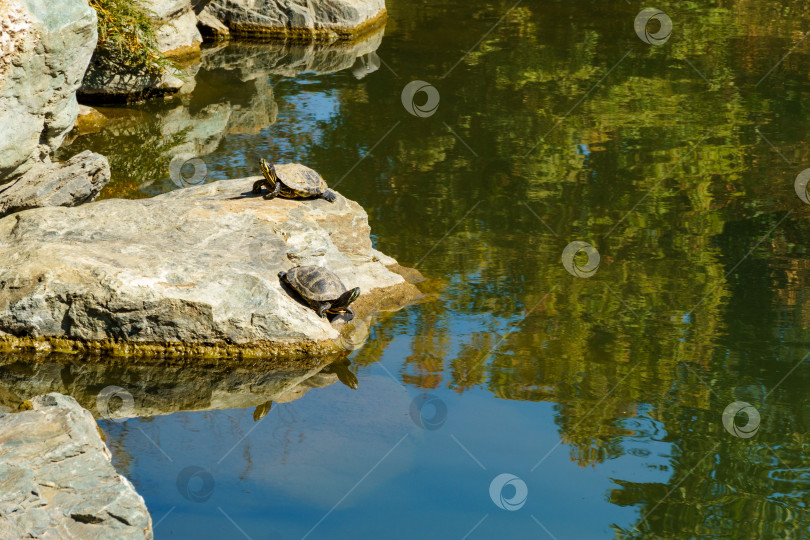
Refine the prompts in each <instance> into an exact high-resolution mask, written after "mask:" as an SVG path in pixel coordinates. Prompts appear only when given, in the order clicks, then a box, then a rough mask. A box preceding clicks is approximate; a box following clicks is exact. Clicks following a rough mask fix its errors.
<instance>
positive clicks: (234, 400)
mask: <svg viewBox="0 0 810 540" xmlns="http://www.w3.org/2000/svg"><path fill="white" fill-rule="evenodd" d="M388 7H389V20H388V22H387V25H386V27H385V29H384V33H383V34H376V35H372V36H370V37H368V38H367V39H366V40H365V41H363V42H361V43H359V44H355V45H352V46H332V47H325V48H324V47H303V46H283V45H277V44H265V45H261V44H245V43H233V44H230V45H227V46H224V47H215V48H209V49H207V50H205V51H204V53H203V56H202V59H201V60H200V62H199V63H197V64H195V65H192V66H191V67H189V68H188V70H189V73H190V75H188V80H189V81H191V82H193V89H192V88H188V89H187V90H188V91H186V92H185V93H184V94H183V95H182V96H181V97H179V98H176V99H174V100H171V101H165V102H164V101H160V102H151V103H148V104H145V105H143V106H137V107H131V108H129V109H126V108H118V109H115V110H112V109H104V110H103V111H104V112H105V114H107V115H108V116H110V118H111V120H110V122H109V123H108V124H107V125H106V126H105V127H104V128H103V129H100V130H98V131H96V132H94V133H87V134H82V135H80V136H78V137H76V138H75V139H74V140H72V141H71V143H70V144H69V145H68V146H66V147H65V148H63V150H62V152H63V154H64V155H72V154H73V153H75V152H78V151H80V150H84V149H92V150H94V151H96V152H100V153H102V154H104V155H106V156H108V158H109V160H110V163H111V167H112V174H113V181H112V182H111V184H110V185H109V186H108V187H107V188H106V189H105V191H104V192H103V193H102V197H107V198H109V197H127V198H137V197H149V196H153V195H155V194H158V193H162V192H166V191H170V190H172V189H176V188H177V187H178V185H182V183H183V177H180V178H174V179H172V178H170V175H169V172H168V171H169V164H170V162H171V160H172V158H174V157H175V156H177V155H193V156H197V157H200V158H201V159H202V160H203V161H204V163H205V166H206V171H207V177H206V180H205V181H215V180H218V179H224V178H237V177H244V176H253V175H257V174H259V169H258V166H257V160H258V158H259V157H267V158H268V159H270V160H273V161H280V162H286V161H295V162H302V163H305V164H307V165H308V166H310V167H312V168H314V169H316V170H317V171H319V172H320V173H321V174H322V175H323V176H324V178H325V179H326V180H327V181H328V182H329V184H330V185H331V186H332V187H335V188H336V189H337V190H338V191H340V192H341V193H342V194H344V195H345V196H346V197H348V198H350V199H353V200H355V201H357V202H359V203H360V204H361V205H362V206H363V207H364V208H365V209H366V210H367V212H368V214H369V220H370V223H371V227H372V232H373V234H374V242H375V247H376V248H377V249H379V250H381V251H382V252H384V253H386V254H388V255H391V256H393V257H394V258H396V259H397V260H398V261H399V262H400V263H401V264H402V265H405V266H411V267H416V268H418V269H419V270H420V271H421V272H422V273H423V274H424V275H425V276H427V277H428V279H427V281H425V282H423V283H422V284H420V286H421V287H422V288H423V289H424V290H425V292H426V293H427V294H428V299H427V301H425V302H422V303H420V304H418V305H415V306H411V307H409V308H406V309H404V310H401V311H399V312H396V313H393V314H386V315H385V316H380V317H378V318H377V319H376V320H374V321H368V323H369V325H370V334H369V337H368V340H367V341H366V342H365V343H364V344H363V346H362V347H360V348H359V349H357V350H356V351H354V352H353V353H352V354H351V356H350V357H349V360H350V362H351V364H350V365H348V366H346V365H345V364H341V366H340V367H339V368H335V367H332V368H327V370H326V371H325V372H323V373H320V374H317V370H315V372H309V371H306V370H304V371H306V372H292V373H291V372H288V371H284V372H278V371H270V372H265V371H263V370H262V368H261V366H245V367H242V368H240V369H235V368H233V367H227V366H223V365H212V366H195V365H194V364H193V363H189V364H184V365H180V366H164V367H161V366H154V365H153V366H149V367H138V366H137V365H129V364H127V363H126V362H123V363H121V362H120V361H119V363H117V364H114V365H110V366H108V367H106V368H88V367H87V366H85V365H83V364H81V363H80V364H79V365H77V364H74V363H72V362H70V361H67V360H64V359H50V360H45V361H43V360H38V361H37V362H31V361H30V360H29V359H27V358H24V357H10V356H6V357H4V359H3V366H2V369H0V388H1V389H2V393H3V395H4V396H5V397H4V399H5V400H7V401H8V402H9V403H11V402H13V401H14V400H15V399H21V398H22V397H24V396H23V394H26V393H31V392H34V391H35V390H37V391H41V390H60V391H64V392H66V393H71V394H73V395H76V396H79V397H80V401H82V403H83V404H84V405H85V406H90V407H91V408H92V405H93V402H94V400H95V399H96V396H97V394H98V393H99V391H101V390H102V389H103V388H105V387H107V386H109V385H117V386H120V387H122V388H126V389H127V390H128V391H129V392H130V393H131V394H132V395H133V397H134V400H135V403H136V404H137V406H138V407H139V409H138V410H137V412H138V417H137V418H133V419H129V420H126V421H114V420H101V422H100V424H101V427H102V429H103V430H104V431H105V433H106V435H107V438H108V443H109V444H110V446H111V448H112V449H113V455H114V463H115V465H116V466H117V467H118V468H119V470H120V471H121V472H122V473H124V474H125V475H126V476H127V477H128V478H130V479H131V480H132V481H133V483H134V484H135V486H136V488H137V489H138V491H139V492H140V493H141V494H143V496H144V497H145V499H146V502H147V505H148V507H149V509H150V512H151V514H152V517H153V522H154V525H155V536H156V538H158V539H160V538H241V537H243V536H244V537H247V538H254V539H258V538H285V539H286V538H344V537H345V538H349V537H350V538H380V537H384V538H419V537H424V538H470V539H473V538H525V537H540V538H546V537H548V538H558V539H563V538H612V537H618V538H801V537H808V536H810V517H808V513H807V506H808V503H810V453H809V452H808V450H810V407H809V406H808V405H810V397H808V396H809V395H810V394H809V393H808V391H807V389H808V385H809V384H808V383H810V362H808V361H806V358H807V355H808V354H810V347H808V346H809V345H810V342H809V341H808V331H807V326H808V320H810V298H808V295H807V292H806V291H807V290H808V287H807V285H808V280H809V278H808V272H807V269H808V267H810V258H809V257H808V250H807V246H808V244H810V225H808V221H809V220H810V208H808V204H807V202H808V201H810V198H808V196H807V192H806V191H805V190H804V189H803V188H804V184H803V183H802V182H801V180H802V178H803V176H801V175H800V173H802V171H804V170H805V169H807V168H809V167H810V143H809V142H808V132H809V131H810V122H808V118H810V111H808V104H810V101H808V99H809V98H810V75H808V74H810V40H805V39H804V38H805V36H806V34H805V33H804V32H806V31H807V30H808V29H810V8H808V6H807V5H806V3H803V2H798V1H787V2H774V1H761V0H760V1H757V2H751V1H743V0H737V1H730V2H704V1H698V2H691V3H685V2H679V3H674V2H664V3H661V4H657V5H656V6H654V7H656V8H658V9H659V10H661V12H662V13H659V14H655V13H653V14H652V15H651V17H652V18H651V19H650V20H649V22H648V25H647V26H646V27H645V26H644V25H643V24H642V25H641V30H640V35H637V33H636V31H635V29H634V21H635V20H636V18H637V16H638V15H639V11H641V9H642V8H644V7H645V6H644V5H637V4H631V3H629V2H610V3H597V2H585V1H580V0H575V1H567V2H561V1H560V2H528V1H527V2H518V3H517V4H515V3H513V2H482V1H477V0H471V1H461V0H448V1H444V2H438V3H434V2H431V3H410V2H402V1H399V0H391V1H390V2H389V6H388ZM648 14H649V13H648ZM662 15H663V17H662ZM667 20H669V21H671V24H672V31H671V35H669V37H668V38H666V30H667V29H668V27H667ZM645 28H646V30H647V32H646V33H645V32H644V29H645ZM645 41H646V42H645ZM659 41H660V43H658V42H659ZM648 42H649V43H648ZM375 68H376V69H375ZM412 81H424V84H423V83H416V88H421V89H422V90H423V91H421V92H418V93H416V94H415V97H414V99H413V100H412V99H411V95H410V94H408V93H407V92H406V93H405V96H404V97H403V89H405V88H406V85H409V84H410V83H412ZM425 85H429V86H425ZM431 87H432V88H433V89H435V90H432V89H431ZM409 88H413V87H409ZM436 99H438V105H436V103H435V102H436ZM797 177H798V178H799V182H798V185H799V188H801V189H799V190H798V191H797V187H796V186H797V181H796V180H797ZM572 242H581V243H580V244H573V246H572V244H571V243H572ZM586 244H587V245H586ZM597 254H598V257H597ZM597 259H598V266H597ZM346 371H350V372H351V376H356V377H357V385H356V386H357V389H354V388H352V385H351V384H347V383H346V380H351V377H350V376H347V375H346ZM338 375H340V376H338ZM307 381H308V382H307ZM267 403H272V405H268V404H267ZM268 409H269V410H268ZM724 415H725V416H724ZM724 420H725V421H724ZM502 474H508V475H512V476H506V477H504V476H500V475H502Z"/></svg>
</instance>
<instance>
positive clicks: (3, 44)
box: [0, 0, 97, 183]
mask: <svg viewBox="0 0 810 540" xmlns="http://www.w3.org/2000/svg"><path fill="white" fill-rule="evenodd" d="M58 4H59V6H58V9H54V6H53V5H52V4H51V3H50V2H42V1H35V0H4V1H2V2H0V183H2V182H3V180H4V179H6V178H13V177H16V176H18V175H20V174H22V173H24V172H25V171H27V170H28V169H30V168H31V167H32V166H34V164H35V163H37V162H40V161H42V160H43V159H47V158H48V156H50V155H51V153H52V152H53V151H54V150H55V149H56V148H58V147H59V145H60V144H61V143H62V140H63V139H64V138H65V135H66V134H67V133H68V131H70V129H71V128H72V127H73V124H74V122H75V121H76V115H77V114H78V105H77V103H76V95H75V94H76V89H77V88H78V87H79V84H80V83H81V80H82V77H83V75H84V71H85V69H86V68H87V64H88V62H89V61H90V57H91V55H92V54H93V49H94V47H95V46H96V38H97V34H96V12H95V10H93V9H92V8H91V7H90V6H89V5H88V4H87V2H86V0H60V1H59V2H58Z"/></svg>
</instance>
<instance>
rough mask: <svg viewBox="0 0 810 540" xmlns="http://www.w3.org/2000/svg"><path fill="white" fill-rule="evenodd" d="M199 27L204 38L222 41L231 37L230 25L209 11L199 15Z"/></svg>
mask: <svg viewBox="0 0 810 540" xmlns="http://www.w3.org/2000/svg"><path fill="white" fill-rule="evenodd" d="M197 29H198V30H199V31H200V34H201V35H202V36H203V38H204V39H209V40H213V41H220V40H223V39H228V38H229V37H231V32H230V30H228V27H227V26H225V25H224V24H223V23H222V21H220V20H219V19H217V18H216V17H214V16H213V15H212V14H211V13H209V12H207V11H203V12H201V13H200V14H199V15H197Z"/></svg>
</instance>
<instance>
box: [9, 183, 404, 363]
mask: <svg viewBox="0 0 810 540" xmlns="http://www.w3.org/2000/svg"><path fill="white" fill-rule="evenodd" d="M256 179H257V178H256V177H253V178H244V179H238V180H224V181H219V182H213V183H210V184H206V185H202V186H198V187H192V188H187V189H182V190H177V191H174V192H171V193H167V194H164V195H161V196H158V197H154V198H152V199H141V200H119V199H110V200H104V201H100V202H95V203H90V204H87V205H83V206H79V207H76V208H41V209H35V210H28V211H25V212H20V213H17V214H14V215H11V216H8V217H6V218H3V219H1V220H0V260H2V261H4V263H5V264H3V265H2V266H0V344H5V346H6V347H23V348H48V347H50V348H55V349H58V350H105V351H110V352H114V353H118V354H178V355H182V354H193V355H231V354H238V355H246V356H264V357H275V358H290V357H302V356H307V355H325V354H330V353H333V352H335V351H338V350H340V349H341V345H340V342H339V338H340V333H339V327H340V323H341V318H340V317H338V318H337V319H335V320H333V321H332V322H331V323H330V322H329V321H328V320H326V319H322V318H320V317H318V316H317V314H316V313H315V312H314V311H313V310H312V309H310V308H309V307H308V306H306V305H304V304H303V303H302V302H300V301H298V300H297V299H295V298H294V297H293V296H292V295H291V294H290V293H289V292H288V291H286V290H285V289H283V288H282V286H281V284H280V283H279V280H278V277H277V274H278V272H279V271H281V270H286V269H288V268H290V267H292V266H296V265H307V264H317V265H322V266H326V267H328V268H329V269H330V270H332V271H333V272H334V273H336V274H337V275H338V276H339V277H340V279H341V280H342V281H343V282H344V284H345V285H346V286H347V287H360V289H361V290H362V293H363V294H362V295H361V297H360V299H359V300H358V301H357V302H355V305H354V306H356V311H357V313H358V318H359V319H362V318H363V317H365V316H367V315H368V314H369V313H371V312H373V311H374V310H377V309H395V308H398V307H400V306H402V305H404V304H407V303H410V302H413V301H414V300H415V299H416V298H417V297H418V296H419V293H418V291H417V289H416V288H415V287H414V286H413V285H411V284H409V283H407V282H406V281H405V280H404V279H403V277H402V276H401V275H399V274H398V273H395V272H394V271H392V270H391V269H389V268H396V261H393V259H390V258H388V257H385V256H384V255H382V254H380V253H378V252H376V251H375V250H374V249H373V248H372V245H371V240H370V229H369V225H368V216H367V215H366V213H365V211H364V210H363V209H362V208H361V207H360V205H358V204H357V203H355V202H353V201H349V200H347V199H346V198H344V197H342V196H339V197H338V199H337V201H336V202H334V203H329V202H326V201H324V200H321V199H319V200H309V201H297V200H286V199H275V200H272V201H267V200H264V199H263V198H262V197H261V196H254V195H252V193H251V187H252V185H253V182H254V181H255V180H256Z"/></svg>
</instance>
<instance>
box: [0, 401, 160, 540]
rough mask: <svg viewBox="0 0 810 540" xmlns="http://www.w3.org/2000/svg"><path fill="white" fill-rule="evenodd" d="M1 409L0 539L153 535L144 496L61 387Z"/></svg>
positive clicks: (91, 421) (87, 415)
mask: <svg viewBox="0 0 810 540" xmlns="http://www.w3.org/2000/svg"><path fill="white" fill-rule="evenodd" d="M29 403H30V404H31V407H32V409H31V410H26V411H23V412H19V413H12V414H3V415H2V416H0V537H1V538H48V539H50V538H54V539H57V538H81V539H106V538H110V539H113V538H115V539H140V538H152V519H151V518H150V516H149V512H148V511H147V509H146V503H145V502H144V500H143V497H141V496H140V495H138V493H137V492H136V491H135V488H134V487H133V486H132V484H131V483H130V482H129V480H127V479H126V478H124V477H123V476H121V475H120V474H118V473H117V472H116V470H115V468H114V467H113V466H112V465H111V463H110V459H111V456H110V452H109V450H108V449H107V446H106V445H105V444H104V443H103V442H102V440H101V437H100V436H99V431H98V426H97V424H96V422H95V420H94V419H93V416H92V415H91V414H90V412H89V411H86V410H84V409H82V408H81V407H80V406H79V404H78V403H77V402H76V400H75V399H73V398H72V397H68V396H63V395H62V394H55V393H54V394H46V395H44V396H38V397H35V398H33V399H32V400H31V401H30V402H29Z"/></svg>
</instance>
